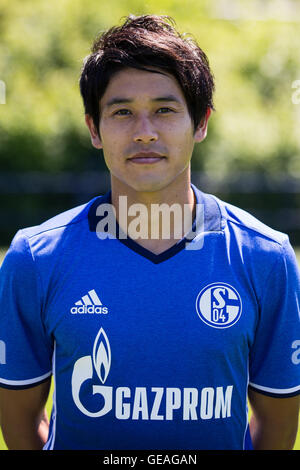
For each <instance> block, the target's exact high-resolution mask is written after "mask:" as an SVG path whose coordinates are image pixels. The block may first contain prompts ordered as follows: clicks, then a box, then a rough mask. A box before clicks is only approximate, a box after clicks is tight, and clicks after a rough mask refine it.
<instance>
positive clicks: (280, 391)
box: [249, 382, 300, 395]
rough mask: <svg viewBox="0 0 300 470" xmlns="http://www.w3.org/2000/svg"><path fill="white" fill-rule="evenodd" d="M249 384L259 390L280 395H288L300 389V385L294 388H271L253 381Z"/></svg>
mask: <svg viewBox="0 0 300 470" xmlns="http://www.w3.org/2000/svg"><path fill="white" fill-rule="evenodd" d="M249 385H251V387H253V388H257V390H262V391H263V392H269V393H275V394H278V395H288V394H289V393H295V392H297V391H298V390H299V391H300V385H297V386H296V387H292V388H270V387H263V386H262V385H257V384H254V383H252V382H249Z"/></svg>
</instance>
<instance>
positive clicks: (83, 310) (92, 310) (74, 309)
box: [71, 305, 108, 315]
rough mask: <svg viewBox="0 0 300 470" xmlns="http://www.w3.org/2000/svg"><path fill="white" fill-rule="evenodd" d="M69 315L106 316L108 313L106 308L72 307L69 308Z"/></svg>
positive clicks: (90, 306)
mask: <svg viewBox="0 0 300 470" xmlns="http://www.w3.org/2000/svg"><path fill="white" fill-rule="evenodd" d="M71 313H73V314H75V313H81V314H83V313H89V314H93V313H98V314H99V313H102V314H104V315H106V314H107V313H108V308H107V307H98V306H96V305H81V306H80V307H72V308H71Z"/></svg>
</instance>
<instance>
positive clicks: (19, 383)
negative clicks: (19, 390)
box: [0, 370, 52, 386]
mask: <svg viewBox="0 0 300 470" xmlns="http://www.w3.org/2000/svg"><path fill="white" fill-rule="evenodd" d="M51 374H52V370H51V371H50V372H47V374H44V375H41V376H40V377H35V378H34V379H27V380H6V379H2V378H1V377H0V385H1V384H3V385H16V386H22V385H31V384H35V383H37V382H40V381H42V380H44V379H46V378H47V377H49V376H50V375H51Z"/></svg>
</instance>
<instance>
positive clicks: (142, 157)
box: [128, 152, 166, 165]
mask: <svg viewBox="0 0 300 470" xmlns="http://www.w3.org/2000/svg"><path fill="white" fill-rule="evenodd" d="M165 159H166V157H165V156H164V155H161V154H160V153H155V152H140V153H136V154H135V155H133V156H132V157H130V158H129V159H128V160H129V161H130V162H131V163H136V164H138V165H153V164H154V163H158V162H161V161H162V160H165Z"/></svg>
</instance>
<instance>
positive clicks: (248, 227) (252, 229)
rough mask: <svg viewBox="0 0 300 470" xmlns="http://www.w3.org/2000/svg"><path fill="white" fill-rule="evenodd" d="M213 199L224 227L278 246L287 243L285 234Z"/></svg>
mask: <svg viewBox="0 0 300 470" xmlns="http://www.w3.org/2000/svg"><path fill="white" fill-rule="evenodd" d="M213 197H214V199H215V200H216V202H217V203H218V205H219V207H220V212H221V214H222V218H223V219H224V222H225V225H226V224H227V225H230V226H235V227H236V228H237V230H239V231H241V232H245V233H247V234H248V235H250V236H251V235H252V236H253V237H259V238H261V239H264V240H269V241H270V242H274V243H277V244H280V245H281V244H283V243H285V242H286V241H287V239H288V235H287V234H286V233H283V232H280V231H278V230H275V229H273V228H272V227H270V226H268V225H266V224H265V223H263V222H262V221H260V220H259V219H258V218H256V217H255V216H253V215H252V214H250V213H249V212H247V211H246V210H244V209H241V208H239V207H237V206H234V205H232V204H229V203H228V202H224V201H222V200H220V199H218V198H217V197H215V196H213Z"/></svg>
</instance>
